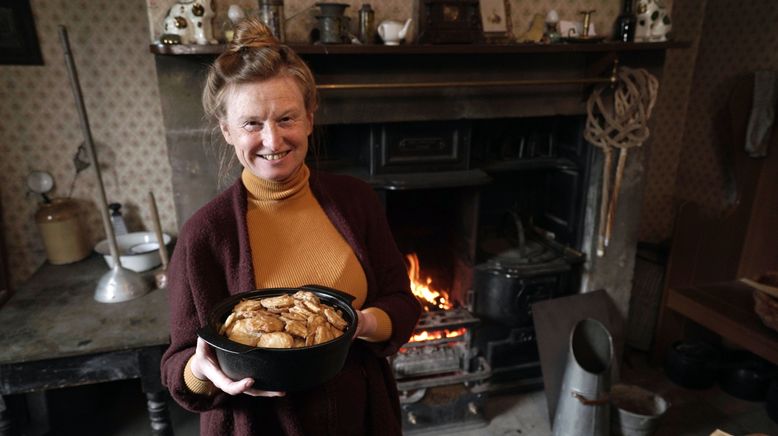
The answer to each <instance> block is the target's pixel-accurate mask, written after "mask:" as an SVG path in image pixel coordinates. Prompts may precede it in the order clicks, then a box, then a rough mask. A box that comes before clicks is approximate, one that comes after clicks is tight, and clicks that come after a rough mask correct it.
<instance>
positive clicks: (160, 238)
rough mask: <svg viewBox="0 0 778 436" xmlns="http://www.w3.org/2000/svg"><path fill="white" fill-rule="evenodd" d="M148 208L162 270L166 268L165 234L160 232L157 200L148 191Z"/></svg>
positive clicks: (160, 225)
mask: <svg viewBox="0 0 778 436" xmlns="http://www.w3.org/2000/svg"><path fill="white" fill-rule="evenodd" d="M149 208H150V209H151V222H152V224H154V233H155V234H156V235H157V243H158V244H159V260H161V261H162V270H163V271H164V270H166V269H167V263H168V255H167V247H165V235H164V234H163V233H162V224H161V222H160V220H159V211H158V210H157V201H156V200H155V199H154V193H153V192H151V191H149Z"/></svg>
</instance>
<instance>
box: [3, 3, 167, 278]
mask: <svg viewBox="0 0 778 436" xmlns="http://www.w3.org/2000/svg"><path fill="white" fill-rule="evenodd" d="M31 6H32V10H33V14H34V18H35V23H36V27H37V32H38V39H39V41H40V46H41V51H42V54H43V58H44V62H45V65H43V66H0V120H2V122H0V156H2V159H0V195H2V197H1V199H0V202H1V203H2V205H3V208H2V209H3V223H4V229H3V230H4V233H5V239H6V245H7V252H8V257H9V259H8V263H9V265H8V266H9V269H10V273H11V280H12V283H18V282H19V281H21V280H24V279H25V278H26V277H28V276H29V274H30V273H31V272H32V271H34V270H35V268H37V267H38V266H39V265H40V264H41V263H42V262H43V261H44V260H45V252H44V249H43V244H42V242H41V239H40V236H39V233H38V229H37V227H36V225H35V222H34V214H35V211H36V209H37V207H38V203H39V200H38V198H36V196H34V195H30V194H28V193H27V188H26V184H25V180H26V177H27V175H28V174H29V172H30V171H33V170H43V171H48V172H49V173H51V174H52V176H53V177H54V180H55V188H54V192H53V193H52V194H53V195H54V196H67V195H68V191H69V190H70V186H71V183H72V184H73V191H72V198H74V199H76V200H79V202H80V203H81V206H82V210H83V212H84V213H83V221H82V222H83V224H84V225H85V227H86V229H87V234H88V238H89V240H90V241H91V242H92V243H94V242H96V241H98V240H99V239H103V238H104V232H103V227H102V222H101V221H100V216H99V212H98V209H97V206H96V204H97V203H96V199H97V197H98V189H97V182H96V178H95V173H94V170H93V169H92V168H91V167H90V168H88V169H87V170H85V171H82V172H81V173H80V174H79V175H78V177H77V179H76V180H75V183H73V179H74V175H75V167H74V165H73V156H74V155H75V153H76V151H77V149H78V146H79V145H80V144H81V143H82V142H83V134H82V131H81V127H80V124H79V118H78V112H77V110H76V106H75V102H74V99H73V93H72V91H71V87H70V82H69V79H68V75H67V70H66V67H65V61H64V58H63V51H62V48H61V45H60V42H59V36H58V27H57V26H58V25H60V24H63V25H65V26H67V29H68V34H69V38H70V43H71V49H72V52H73V56H74V58H75V63H76V66H77V68H78V74H79V79H80V82H81V87H82V90H83V95H84V99H85V104H86V109H87V113H88V116H89V119H90V126H91V130H92V136H93V138H94V142H95V144H96V147H97V154H98V158H99V160H100V161H101V169H102V171H103V179H104V181H105V185H106V191H107V196H108V199H109V201H117V202H120V203H123V204H124V207H125V216H126V218H125V219H126V220H127V225H128V227H129V228H130V230H131V231H132V230H145V229H152V228H153V226H152V223H151V219H150V213H149V210H148V207H147V205H148V201H147V196H148V192H149V191H154V194H155V196H156V198H157V204H158V208H159V212H160V218H161V221H162V228H163V229H164V231H166V232H171V233H175V232H176V229H177V223H176V218H175V211H174V205H173V196H172V192H171V183H170V165H169V163H168V159H167V152H166V147H165V137H164V132H163V127H162V118H161V113H160V103H159V95H158V92H157V79H156V70H155V67H154V58H153V56H152V55H151V54H150V53H149V51H148V30H147V29H148V21H147V18H146V11H145V4H144V0H127V1H121V2H116V1H113V0H89V1H78V2H74V1H71V0H32V1H31Z"/></svg>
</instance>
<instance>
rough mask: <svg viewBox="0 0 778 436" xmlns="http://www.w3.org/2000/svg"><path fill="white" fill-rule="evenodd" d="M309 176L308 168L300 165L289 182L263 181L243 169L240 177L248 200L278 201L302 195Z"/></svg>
mask: <svg viewBox="0 0 778 436" xmlns="http://www.w3.org/2000/svg"><path fill="white" fill-rule="evenodd" d="M310 174H311V173H310V170H309V169H308V166H307V165H305V164H302V165H301V166H300V168H299V169H298V170H297V171H296V172H295V173H294V174H293V175H292V177H290V178H289V180H286V181H283V182H275V181H272V180H265V179H263V178H261V177H257V176H255V175H254V174H253V173H252V172H251V171H249V170H247V169H245V168H244V169H243V173H242V174H241V176H240V177H241V180H242V181H243V185H244V186H245V187H246V190H247V191H248V195H249V200H257V201H278V200H284V199H287V198H291V197H293V196H295V195H296V194H301V193H303V192H304V190H305V188H307V187H308V178H309V177H310Z"/></svg>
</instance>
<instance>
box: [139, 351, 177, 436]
mask: <svg viewBox="0 0 778 436" xmlns="http://www.w3.org/2000/svg"><path fill="white" fill-rule="evenodd" d="M163 351H164V349H163V348H151V349H145V350H143V352H141V354H140V355H139V356H138V359H139V364H140V383H141V388H142V389H143V392H144V393H145V394H146V408H148V410H149V421H150V423H151V431H152V434H154V435H155V436H168V435H170V436H172V435H173V425H172V424H171V422H170V413H169V411H168V407H167V397H168V393H167V389H165V387H164V386H162V381H161V378H160V370H159V363H160V360H161V359H162V353H163Z"/></svg>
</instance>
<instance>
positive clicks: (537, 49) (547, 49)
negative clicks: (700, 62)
mask: <svg viewBox="0 0 778 436" xmlns="http://www.w3.org/2000/svg"><path fill="white" fill-rule="evenodd" d="M289 46H290V47H291V48H292V49H294V51H295V52H297V53H299V54H301V55H317V54H323V55H440V54H528V53H584V52H587V53H596V52H629V51H646V50H666V49H670V48H685V47H688V46H689V43H688V42H684V41H665V42H629V43H625V42H600V43H596V44H591V43H590V44H570V43H562V44H447V45H428V44H409V45H399V46H387V45H378V44H371V45H357V44H334V45H323V44H290V45H289ZM226 47H227V46H226V45H225V44H217V45H194V44H189V45H161V44H152V45H150V46H149V51H151V52H152V53H154V54H158V55H217V54H219V53H221V52H223V51H224V50H225V49H226Z"/></svg>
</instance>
